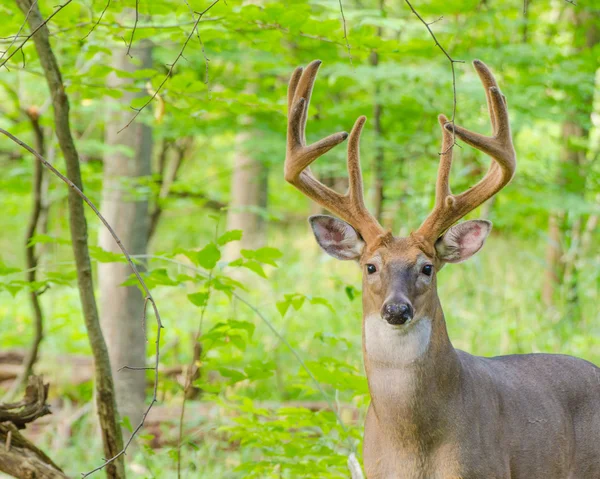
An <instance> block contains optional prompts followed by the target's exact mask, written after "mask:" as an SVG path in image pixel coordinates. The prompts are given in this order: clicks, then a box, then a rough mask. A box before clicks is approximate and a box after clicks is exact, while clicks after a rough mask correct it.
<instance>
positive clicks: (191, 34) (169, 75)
mask: <svg viewBox="0 0 600 479" xmlns="http://www.w3.org/2000/svg"><path fill="white" fill-rule="evenodd" d="M69 1H71V0H69ZM219 2H220V0H214V1H213V3H211V4H210V5H209V6H208V7H207V8H206V9H204V10H203V11H202V12H198V13H197V15H198V18H197V19H196V23H194V26H193V27H192V31H191V32H190V33H189V35H188V36H187V38H186V39H185V42H184V44H183V46H182V47H181V50H180V51H179V53H178V54H177V57H176V58H175V61H174V62H173V63H172V64H171V66H170V67H169V71H168V72H167V74H166V75H165V78H164V79H163V81H162V82H161V83H160V85H159V86H158V88H157V89H156V91H155V92H154V94H153V95H152V96H151V97H150V98H149V99H148V101H147V102H146V103H144V104H143V105H142V106H141V107H140V108H136V109H135V115H133V117H132V118H131V120H129V122H128V123H127V124H126V125H125V126H124V127H123V128H121V129H120V130H119V133H121V132H122V131H123V130H124V129H125V128H127V127H128V126H129V125H131V124H132V123H133V121H134V120H135V119H136V118H137V117H138V115H139V114H140V113H141V112H142V110H143V109H144V108H146V107H147V106H148V105H149V104H150V103H151V102H152V100H154V98H156V95H158V93H159V92H160V91H161V90H162V88H163V86H165V83H167V81H168V80H169V78H171V75H172V74H173V70H174V69H175V65H177V62H178V61H179V59H180V58H181V57H183V52H184V51H185V48H186V47H187V45H188V43H189V42H190V40H191V38H192V36H194V33H195V32H196V29H197V28H198V24H199V23H200V20H202V16H203V15H204V14H205V13H207V12H208V11H209V10H210V9H211V8H212V7H214V6H215V5H216V4H217V3H219Z"/></svg>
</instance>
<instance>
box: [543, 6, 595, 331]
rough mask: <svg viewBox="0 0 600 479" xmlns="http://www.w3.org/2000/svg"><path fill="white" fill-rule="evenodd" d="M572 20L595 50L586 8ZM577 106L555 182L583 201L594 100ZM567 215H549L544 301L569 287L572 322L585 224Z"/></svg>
mask: <svg viewBox="0 0 600 479" xmlns="http://www.w3.org/2000/svg"><path fill="white" fill-rule="evenodd" d="M573 21H574V22H575V24H576V25H577V27H578V29H577V30H576V32H577V31H579V32H581V41H582V44H581V45H580V47H579V50H587V49H592V48H593V47H594V46H595V45H597V44H598V43H599V42H600V27H599V26H598V22H597V21H595V20H594V18H593V17H592V13H591V12H588V11H586V10H585V9H580V10H577V11H576V13H574V19H573ZM578 105H579V107H578V108H575V110H574V111H573V112H572V115H571V117H569V118H567V120H566V121H565V122H564V123H563V127H562V138H563V142H564V146H563V150H562V153H561V162H560V168H559V172H558V177H557V180H556V183H557V184H558V185H559V187H560V188H561V190H562V191H564V192H568V193H569V194H571V195H578V196H581V198H582V200H583V199H584V197H583V195H584V192H585V184H586V174H585V165H586V153H587V149H586V148H584V147H582V144H583V143H584V142H585V140H586V138H587V137H588V135H589V131H588V130H586V129H585V128H584V127H583V126H582V121H581V120H582V118H584V117H589V116H590V115H591V114H592V111H593V102H592V98H591V97H590V98H589V101H587V99H580V100H579V102H578ZM582 106H583V108H582ZM567 213H568V212H567V211H565V210H557V211H554V212H552V213H551V215H550V220H549V226H548V245H547V247H546V273H545V275H544V284H543V287H542V299H543V301H544V303H545V304H546V306H547V307H551V306H552V305H553V304H554V301H555V299H556V296H557V290H558V288H559V287H560V286H561V285H563V284H566V285H567V291H566V293H567V296H566V300H567V304H568V314H569V316H575V317H574V318H573V319H577V317H576V316H577V315H578V311H579V308H578V301H579V294H578V283H577V278H578V274H577V265H576V260H577V258H578V256H579V252H578V248H579V247H580V241H579V239H580V237H581V224H582V222H581V218H580V217H572V216H571V217H570V216H569V215H568V214H567ZM567 246H568V247H567ZM567 283H568V284H567Z"/></svg>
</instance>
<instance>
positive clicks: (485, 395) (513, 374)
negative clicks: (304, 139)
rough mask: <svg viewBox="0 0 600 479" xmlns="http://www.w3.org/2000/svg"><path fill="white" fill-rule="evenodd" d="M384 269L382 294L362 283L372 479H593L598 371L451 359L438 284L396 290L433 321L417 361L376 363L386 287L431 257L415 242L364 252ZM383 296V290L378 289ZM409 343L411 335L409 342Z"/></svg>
mask: <svg viewBox="0 0 600 479" xmlns="http://www.w3.org/2000/svg"><path fill="white" fill-rule="evenodd" d="M375 254H376V255H378V256H379V257H380V258H381V259H382V266H381V268H382V269H381V273H380V274H381V275H382V278H381V281H380V282H381V285H374V284H370V283H369V280H368V276H367V275H366V274H365V279H364V281H363V310H364V311H363V318H364V319H363V354H364V360H365V369H366V373H367V378H368V382H369V390H370V393H371V399H372V402H371V405H370V407H369V411H368V413H367V420H366V424H365V439H364V464H365V470H366V474H367V477H368V478H369V479H379V478H381V479H383V478H385V479H392V478H407V479H413V478H414V479H417V478H419V479H434V478H462V479H482V478H485V479H488V478H489V479H495V478H498V479H509V478H510V479H565V478H571V479H598V478H600V369H598V368H597V367H596V366H594V365H592V364H591V363H588V362H586V361H584V360H581V359H576V358H572V357H569V356H561V355H549V354H528V355H513V356H504V357H498V358H480V357H476V356H471V355H470V354H467V353H464V352H462V351H458V350H455V349H454V347H453V346H452V343H451V342H450V339H449V337H448V333H447V330H446V323H445V319H444V313H443V311H442V308H441V305H440V302H439V298H438V296H437V290H436V286H437V285H436V278H435V277H434V278H433V280H432V281H431V284H430V285H429V287H428V288H425V289H421V290H418V291H417V289H415V288H413V287H412V286H411V284H412V283H413V282H414V277H413V276H408V277H407V278H408V279H407V281H406V283H400V284H398V283H396V286H395V288H394V291H396V292H397V291H398V290H401V291H402V293H403V294H405V295H406V296H407V298H408V299H409V300H410V301H411V302H412V303H413V305H414V306H415V310H416V311H417V314H416V315H415V318H414V320H413V321H412V323H413V324H412V325H409V326H410V327H412V328H415V327H416V325H417V324H418V322H419V321H424V320H425V319H424V318H431V321H432V331H431V340H430V343H429V345H428V346H427V348H426V351H425V353H424V354H423V356H422V357H420V358H418V359H417V360H415V361H410V362H408V363H404V362H403V361H397V362H395V361H394V360H393V359H391V358H390V359H391V360H390V361H389V362H384V363H382V362H381V361H377V360H373V359H372V355H371V354H370V353H369V352H368V351H367V340H366V338H365V329H366V327H367V325H366V324H365V323H366V322H367V321H370V320H372V319H368V318H370V316H371V315H373V314H375V315H377V314H378V313H379V311H380V309H381V305H382V304H383V302H384V300H385V298H386V297H387V296H388V295H389V294H390V290H389V288H388V286H387V285H389V284H393V283H394V281H395V279H394V276H395V277H398V276H401V275H402V274H404V272H405V271H407V270H409V269H410V268H411V267H413V265H414V264H416V263H417V262H418V259H419V258H422V257H425V258H427V259H428V260H429V261H431V262H433V263H436V264H437V267H438V268H439V266H440V264H439V261H438V260H437V259H436V258H435V257H431V256H428V255H427V253H426V252H425V251H423V249H422V248H421V247H420V245H419V243H418V242H416V241H415V240H414V238H413V237H409V238H395V239H394V242H393V243H392V244H391V245H388V246H386V247H383V248H378V249H376V250H374V251H370V252H366V253H365V254H364V255H363V257H362V258H361V265H362V266H364V265H365V264H366V263H368V262H369V261H370V258H372V256H373V255H375ZM378 286H379V287H378ZM407 334H411V333H410V332H409V333H407Z"/></svg>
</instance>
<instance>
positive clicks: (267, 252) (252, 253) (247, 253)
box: [241, 246, 283, 267]
mask: <svg viewBox="0 0 600 479" xmlns="http://www.w3.org/2000/svg"><path fill="white" fill-rule="evenodd" d="M241 253H242V256H243V257H244V258H247V259H253V260H256V261H259V262H261V263H264V264H268V265H270V266H275V267H277V263H276V262H275V260H278V259H280V258H281V257H282V256H283V253H282V252H281V251H279V250H278V249H277V248H272V247H270V246H265V247H263V248H258V249H255V250H252V249H243V250H242V251H241Z"/></svg>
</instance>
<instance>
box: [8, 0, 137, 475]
mask: <svg viewBox="0 0 600 479" xmlns="http://www.w3.org/2000/svg"><path fill="white" fill-rule="evenodd" d="M16 3H17V5H18V6H19V8H20V9H21V11H22V12H23V14H24V15H26V16H28V18H27V22H28V23H29V27H30V28H31V30H34V29H36V28H38V27H39V26H40V25H41V24H42V23H43V21H44V20H43V18H42V15H41V13H40V10H39V7H38V3H37V2H36V1H35V0H34V1H32V0H16ZM33 41H34V43H35V48H36V51H37V54H38V57H39V59H40V63H41V65H42V68H43V70H44V75H45V77H46V81H47V83H48V88H49V90H50V94H51V96H52V106H53V109H54V126H55V130H56V136H57V138H58V144H59V145H60V149H61V151H62V153H63V157H64V159H65V163H66V168H67V177H68V178H69V179H70V180H71V181H72V182H73V183H74V184H75V186H77V187H78V188H79V189H81V190H83V183H82V180H81V171H80V168H79V155H78V153H77V149H76V148H75V143H74V141H73V137H72V135H71V127H70V124H69V99H68V97H67V94H66V93H65V86H64V84H63V81H62V76H61V74H60V69H59V67H58V63H57V61H56V57H55V56H54V52H53V51H52V48H51V47H50V40H49V32H48V28H47V26H45V25H44V26H42V27H41V28H39V30H38V31H37V32H36V34H35V35H34V36H33ZM68 204H69V227H70V233H71V243H72V247H73V256H74V258H75V265H76V268H77V285H78V289H79V296H80V299H81V306H82V310H83V318H84V321H85V325H86V329H87V332H88V338H89V341H90V346H91V349H92V354H93V356H94V364H95V377H96V405H97V408H98V417H99V420H100V427H101V430H102V440H103V444H104V455H105V456H106V458H111V457H113V456H116V455H117V454H118V453H119V452H120V451H121V449H122V448H123V436H122V434H121V429H120V427H119V415H118V412H117V408H116V402H115V393H114V385H113V380H112V374H111V369H110V359H109V356H108V351H107V349H106V343H105V341H104V336H103V335H102V330H101V328H100V321H99V318H98V310H97V307H96V298H95V296H94V283H93V278H92V265H91V261H90V255H89V250H88V242H87V240H88V235H87V222H86V219H85V212H84V209H83V200H82V199H81V198H80V197H79V196H78V195H77V193H76V192H75V191H74V190H72V189H69V195H68ZM106 473H107V476H108V477H110V478H119V479H120V478H124V477H125V467H124V463H123V459H122V457H121V458H119V459H117V460H116V461H114V462H112V463H111V464H109V465H108V466H107V467H106Z"/></svg>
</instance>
